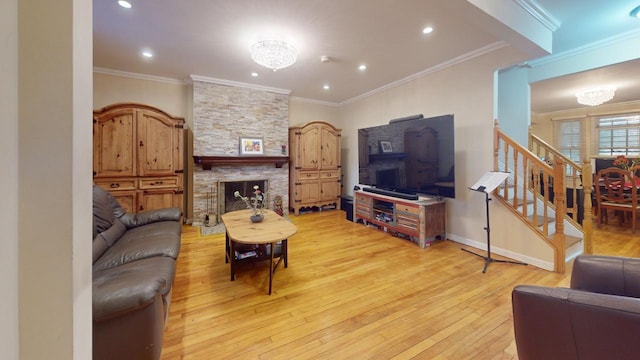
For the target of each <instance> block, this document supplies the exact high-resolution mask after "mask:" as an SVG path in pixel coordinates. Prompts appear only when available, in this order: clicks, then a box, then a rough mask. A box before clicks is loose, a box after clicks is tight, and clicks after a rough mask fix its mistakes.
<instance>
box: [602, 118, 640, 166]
mask: <svg viewBox="0 0 640 360" xmlns="http://www.w3.org/2000/svg"><path fill="white" fill-rule="evenodd" d="M592 133H593V139H594V141H593V148H594V150H593V151H592V154H593V155H595V156H598V157H615V156H618V155H625V156H640V114H638V113H630V114H618V115H606V116H599V117H596V118H595V119H594V121H593V130H592Z"/></svg>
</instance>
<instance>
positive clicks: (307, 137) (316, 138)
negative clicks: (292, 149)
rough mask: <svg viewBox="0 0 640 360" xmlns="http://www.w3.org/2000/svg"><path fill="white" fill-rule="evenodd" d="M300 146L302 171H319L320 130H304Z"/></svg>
mask: <svg viewBox="0 0 640 360" xmlns="http://www.w3.org/2000/svg"><path fill="white" fill-rule="evenodd" d="M298 146H299V147H298V149H297V150H298V156H299V157H300V162H299V166H300V168H301V170H317V169H318V168H319V166H320V163H319V157H320V152H319V149H320V129H319V128H318V127H317V126H310V127H308V128H304V129H302V130H301V134H300V140H299V141H298Z"/></svg>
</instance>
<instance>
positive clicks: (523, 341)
mask: <svg viewBox="0 0 640 360" xmlns="http://www.w3.org/2000/svg"><path fill="white" fill-rule="evenodd" d="M512 302H513V322H514V332H515V338H516V345H517V348H518V358H519V359H520V360H527V359H564V360H568V359H635V358H637V354H638V353H640V343H639V342H638V341H637V339H636V338H637V334H638V333H639V332H640V300H639V299H636V298H633V297H624V296H616V295H607V294H599V293H590V292H586V291H581V290H573V289H566V288H547V287H542V286H531V285H519V286H516V287H515V288H514V290H513V292H512Z"/></svg>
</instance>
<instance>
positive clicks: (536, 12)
mask: <svg viewBox="0 0 640 360" xmlns="http://www.w3.org/2000/svg"><path fill="white" fill-rule="evenodd" d="M513 2H515V3H516V4H518V5H519V6H520V7H521V8H523V9H524V11H526V12H527V13H529V15H531V16H533V17H534V18H535V19H536V20H538V21H539V22H540V23H541V24H542V25H543V26H544V27H546V28H547V29H549V30H551V31H556V30H558V28H559V27H560V24H561V22H560V20H558V19H556V18H555V17H554V16H553V15H552V14H551V13H550V12H549V11H548V10H547V9H545V8H544V7H542V5H540V4H538V2H537V1H535V0H513Z"/></svg>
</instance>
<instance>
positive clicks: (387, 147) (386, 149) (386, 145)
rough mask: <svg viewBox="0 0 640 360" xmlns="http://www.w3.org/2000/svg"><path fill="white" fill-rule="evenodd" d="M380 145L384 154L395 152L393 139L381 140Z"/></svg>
mask: <svg viewBox="0 0 640 360" xmlns="http://www.w3.org/2000/svg"><path fill="white" fill-rule="evenodd" d="M379 146H380V152H381V153H383V154H386V153H391V152H393V147H392V146H391V141H388V140H380V143H379Z"/></svg>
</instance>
